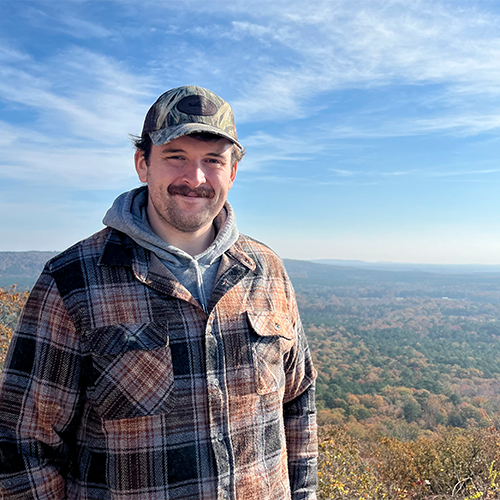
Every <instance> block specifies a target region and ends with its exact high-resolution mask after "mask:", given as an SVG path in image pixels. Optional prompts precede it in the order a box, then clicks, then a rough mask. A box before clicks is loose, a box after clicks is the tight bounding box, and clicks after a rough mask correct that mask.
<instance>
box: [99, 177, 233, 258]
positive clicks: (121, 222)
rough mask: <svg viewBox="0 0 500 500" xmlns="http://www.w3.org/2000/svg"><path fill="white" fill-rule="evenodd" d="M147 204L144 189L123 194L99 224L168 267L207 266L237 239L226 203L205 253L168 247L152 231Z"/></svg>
mask: <svg viewBox="0 0 500 500" xmlns="http://www.w3.org/2000/svg"><path fill="white" fill-rule="evenodd" d="M147 202H148V190H147V186H141V187H139V188H136V189H133V190H131V191H128V192H126V193H122V194H121V195H120V196H118V198H116V200H115V201H114V202H113V205H112V206H111V208H110V209H109V210H108V212H107V213H106V215H105V216H104V219H103V221H102V222H103V224H104V225H106V226H108V227H111V228H113V229H116V230H118V231H121V232H123V233H125V234H126V235H127V236H129V237H130V238H131V239H132V240H133V241H135V242H136V243H137V244H138V245H140V246H141V247H143V248H146V249H148V250H150V251H152V252H153V253H154V254H156V256H157V257H158V258H159V259H161V260H163V261H166V262H168V263H169V264H170V265H173V266H176V267H177V266H179V267H181V266H186V265H188V264H189V262H190V261H192V260H196V261H197V262H198V264H202V265H205V266H208V265H210V264H212V263H213V262H214V261H215V260H217V259H218V258H219V257H220V256H221V255H222V254H223V253H224V252H226V251H227V250H229V248H230V247H231V246H232V245H233V244H234V243H235V242H236V241H237V239H238V236H239V233H238V229H237V227H236V216H235V214H234V211H233V208H232V207H231V205H230V203H229V202H228V201H226V203H225V205H224V207H222V210H221V211H220V212H219V214H218V215H217V216H216V218H215V219H214V225H215V228H216V230H217V236H216V238H215V240H214V241H213V242H212V244H211V245H210V246H209V247H208V248H207V249H206V250H205V251H204V252H202V253H201V254H199V255H195V256H194V257H193V256H191V255H189V254H188V253H187V252H184V251H183V250H181V249H180V248H177V247H175V246H173V245H169V244H168V243H166V242H165V241H163V240H162V239H161V238H160V237H159V236H158V235H156V234H155V233H154V232H153V230H152V229H151V226H150V225H149V222H148V218H147V212H146V207H147Z"/></svg>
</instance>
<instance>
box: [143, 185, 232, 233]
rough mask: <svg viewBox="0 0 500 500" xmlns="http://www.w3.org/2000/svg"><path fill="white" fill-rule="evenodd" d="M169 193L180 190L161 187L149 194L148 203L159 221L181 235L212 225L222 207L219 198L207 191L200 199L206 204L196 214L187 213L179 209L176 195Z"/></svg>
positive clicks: (222, 203) (222, 202)
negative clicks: (204, 200)
mask: <svg viewBox="0 0 500 500" xmlns="http://www.w3.org/2000/svg"><path fill="white" fill-rule="evenodd" d="M171 191H172V192H178V191H182V190H176V189H175V187H174V189H171V186H169V187H168V188H164V187H161V188H160V189H159V191H158V190H155V192H154V193H153V194H152V195H151V194H150V202H151V203H152V205H153V207H154V210H155V212H156V213H157V214H158V216H159V217H160V219H161V220H162V221H163V222H165V223H166V224H168V225H169V226H171V227H173V228H174V229H176V230H177V231H179V232H181V233H195V232H196V231H198V230H200V229H202V228H203V227H205V226H208V225H210V224H212V222H213V220H214V219H215V217H216V216H217V215H218V213H219V212H220V210H221V209H222V206H223V205H224V201H221V198H220V196H216V195H215V192H213V191H212V193H213V195H212V194H210V192H209V191H205V193H204V194H203V195H202V196H201V197H202V198H204V199H206V200H207V202H205V203H204V205H203V206H202V207H200V209H199V210H198V211H197V212H191V213H187V211H186V210H183V209H182V208H180V207H179V205H178V203H177V200H176V198H177V195H176V194H170V192H171ZM186 194H187V193H186ZM155 195H156V196H155Z"/></svg>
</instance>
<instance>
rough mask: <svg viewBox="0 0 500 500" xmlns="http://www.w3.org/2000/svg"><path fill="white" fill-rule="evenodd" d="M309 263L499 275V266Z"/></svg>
mask: <svg viewBox="0 0 500 500" xmlns="http://www.w3.org/2000/svg"><path fill="white" fill-rule="evenodd" d="M309 262H314V263H316V264H327V265H329V266H341V267H355V268H358V269H373V270H379V271H415V272H424V273H442V274H470V273H474V274H475V273H500V264H499V265H495V264H412V263H408V262H385V261H381V262H366V261H364V260H341V259H315V260H310V261H309Z"/></svg>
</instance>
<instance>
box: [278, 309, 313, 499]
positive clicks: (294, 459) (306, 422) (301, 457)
mask: <svg viewBox="0 0 500 500" xmlns="http://www.w3.org/2000/svg"><path fill="white" fill-rule="evenodd" d="M295 317H296V324H295V328H296V333H297V337H296V346H295V349H294V350H293V351H292V353H291V355H290V356H289V357H288V359H287V360H286V366H285V368H286V389H285V399H284V401H285V403H284V405H283V417H284V422H285V434H286V443H287V454H288V474H289V479H290V490H291V496H292V500H314V499H316V487H317V482H318V464H317V461H318V442H317V427H316V405H315V401H314V389H315V384H314V381H315V378H316V372H315V370H314V368H313V365H312V360H311V356H310V352H309V348H308V346H307V340H306V337H305V334H304V330H303V328H302V324H301V322H300V319H299V317H298V314H297V315H296V316H295Z"/></svg>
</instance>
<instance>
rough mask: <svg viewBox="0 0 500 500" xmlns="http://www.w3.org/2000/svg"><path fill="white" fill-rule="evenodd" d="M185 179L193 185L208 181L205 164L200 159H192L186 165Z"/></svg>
mask: <svg viewBox="0 0 500 500" xmlns="http://www.w3.org/2000/svg"><path fill="white" fill-rule="evenodd" d="M182 177H183V179H184V181H185V182H186V183H187V184H188V185H189V186H191V187H197V186H201V185H202V184H205V182H206V181H207V179H206V177H205V172H204V170H203V165H202V164H201V162H199V161H190V162H189V163H187V164H186V165H184V171H183V176H182Z"/></svg>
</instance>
